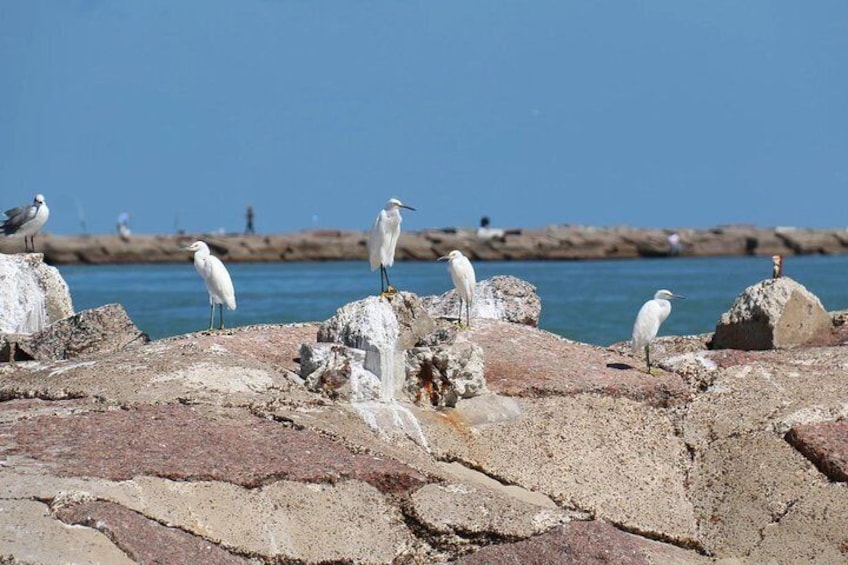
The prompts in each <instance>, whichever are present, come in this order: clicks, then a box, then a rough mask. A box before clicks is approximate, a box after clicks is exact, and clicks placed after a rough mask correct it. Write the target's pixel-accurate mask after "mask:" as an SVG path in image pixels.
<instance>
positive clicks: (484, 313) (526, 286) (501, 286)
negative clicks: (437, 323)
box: [422, 276, 542, 326]
mask: <svg viewBox="0 0 848 565" xmlns="http://www.w3.org/2000/svg"><path fill="white" fill-rule="evenodd" d="M422 301H423V304H424V307H425V308H426V309H427V311H428V312H429V313H430V315H432V316H434V317H443V318H456V316H457V313H458V312H459V296H458V295H457V294H456V290H455V289H452V290H449V291H448V292H446V293H444V294H442V295H440V296H428V297H425V298H423V299H422ZM463 308H464V307H463ZM541 311H542V301H541V300H540V299H539V295H538V294H536V287H535V286H533V285H532V284H530V283H528V282H526V281H523V280H521V279H518V278H516V277H512V276H495V277H492V278H491V279H487V280H484V281H481V282H479V283H477V287H476V288H475V289H474V300H473V304H472V308H471V317H472V322H471V324H472V325H474V321H473V319H474V318H483V319H488V320H503V321H505V322H514V323H516V324H525V325H528V326H537V325H539V315H540V314H541ZM464 319H465V313H464V312H463V320H464ZM463 323H464V322H463Z"/></svg>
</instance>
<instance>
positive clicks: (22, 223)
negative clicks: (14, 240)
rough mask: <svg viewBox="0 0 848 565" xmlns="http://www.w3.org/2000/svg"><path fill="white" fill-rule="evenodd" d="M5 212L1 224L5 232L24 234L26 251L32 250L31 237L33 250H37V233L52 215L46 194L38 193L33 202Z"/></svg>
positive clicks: (8, 234)
mask: <svg viewBox="0 0 848 565" xmlns="http://www.w3.org/2000/svg"><path fill="white" fill-rule="evenodd" d="M4 214H5V215H6V219H5V220H3V222H2V224H0V229H2V230H3V234H4V235H6V236H8V237H13V236H22V237H23V238H24V249H25V250H26V251H29V250H30V249H29V245H28V244H27V238H29V243H32V250H33V251H35V234H37V233H38V232H39V231H40V230H41V228H42V227H43V226H44V224H45V223H46V222H47V218H48V217H49V216H50V209H49V208H48V207H47V204H46V203H45V201H44V195H42V194H36V195H35V198H34V199H33V201H32V204H24V205H23V206H20V207H18V208H11V209H9V210H6V211H5V212H4Z"/></svg>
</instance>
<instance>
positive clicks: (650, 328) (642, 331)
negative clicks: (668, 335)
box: [632, 289, 683, 373]
mask: <svg viewBox="0 0 848 565" xmlns="http://www.w3.org/2000/svg"><path fill="white" fill-rule="evenodd" d="M673 298H683V297H682V296H679V295H677V294H674V293H673V292H671V291H670V290H665V289H663V290H658V291H657V293H656V294H654V298H653V300H648V301H647V302H645V303H644V304H643V305H642V307H641V308H640V309H639V313H638V314H637V315H636V323H634V324H633V343H632V351H633V354H634V355H635V354H637V353H638V352H639V350H641V349H644V350H645V361H646V362H647V364H648V373H650V372H651V351H650V347H651V342H652V341H653V340H654V338H655V337H657V332H658V331H659V329H660V324H662V323H663V322H664V321H665V319H666V318H668V315H669V314H671V302H669V300H671V299H673Z"/></svg>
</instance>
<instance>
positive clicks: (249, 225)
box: [244, 206, 256, 235]
mask: <svg viewBox="0 0 848 565" xmlns="http://www.w3.org/2000/svg"><path fill="white" fill-rule="evenodd" d="M246 216H247V227H246V228H245V229H244V234H245V235H250V234H254V233H256V230H254V229H253V206H248V207H247V215H246Z"/></svg>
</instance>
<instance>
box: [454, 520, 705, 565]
mask: <svg viewBox="0 0 848 565" xmlns="http://www.w3.org/2000/svg"><path fill="white" fill-rule="evenodd" d="M710 562H711V560H710V559H707V558H705V557H702V556H700V555H698V554H697V553H696V552H694V551H687V550H685V549H680V548H679V547H675V546H673V545H668V544H664V543H659V542H654V541H650V540H646V539H644V538H640V537H638V536H635V535H633V534H628V533H625V532H622V531H621V530H618V529H616V528H615V527H614V526H612V525H610V524H608V523H606V522H602V521H591V522H571V523H569V524H567V525H565V526H560V527H558V528H554V529H553V530H551V531H549V532H547V533H545V534H543V535H540V536H537V537H534V538H531V539H528V540H525V541H519V542H515V543H505V544H500V545H490V546H488V547H485V548H483V549H481V550H479V551H478V552H476V553H473V554H471V555H468V556H466V557H463V558H461V559H458V560H457V561H456V563H457V565H476V564H480V565H507V564H510V565H511V564H517V563H522V564H525V565H553V564H560V563H561V564H563V565H567V564H569V565H570V564H573V563H580V564H581V565H603V564H609V565H613V564H615V565H651V564H657V565H661V564H669V563H674V564H677V565H697V564H701V563H703V564H705V563H710Z"/></svg>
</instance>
